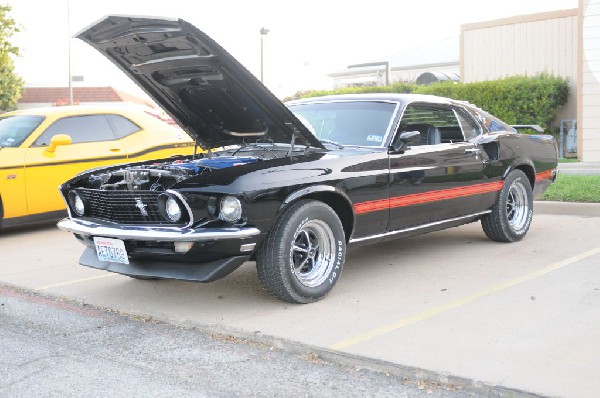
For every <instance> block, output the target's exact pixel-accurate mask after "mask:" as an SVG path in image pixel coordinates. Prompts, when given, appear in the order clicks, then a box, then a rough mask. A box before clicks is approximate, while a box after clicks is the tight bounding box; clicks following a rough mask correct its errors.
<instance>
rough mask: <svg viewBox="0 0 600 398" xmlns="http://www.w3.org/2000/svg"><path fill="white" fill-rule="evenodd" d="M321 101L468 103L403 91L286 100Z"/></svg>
mask: <svg viewBox="0 0 600 398" xmlns="http://www.w3.org/2000/svg"><path fill="white" fill-rule="evenodd" d="M321 101H394V102H401V103H409V102H429V103H433V104H466V103H465V102H462V101H456V100H452V99H450V98H444V97H438V96H435V95H425V94H403V93H368V94H336V95H326V96H322V97H309V98H302V99H299V100H293V101H289V102H286V105H297V104H303V103H311V102H321Z"/></svg>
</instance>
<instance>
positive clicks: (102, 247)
mask: <svg viewBox="0 0 600 398" xmlns="http://www.w3.org/2000/svg"><path fill="white" fill-rule="evenodd" d="M94 244H95V245H96V255H97V256H98V260H100V261H108V262H111V263H121V264H129V258H128V257H127V250H125V243H124V242H123V241H122V240H120V239H111V238H97V237H94Z"/></svg>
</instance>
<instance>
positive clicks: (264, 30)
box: [260, 27, 269, 83]
mask: <svg viewBox="0 0 600 398" xmlns="http://www.w3.org/2000/svg"><path fill="white" fill-rule="evenodd" d="M267 33H269V29H267V28H264V27H263V28H260V82H261V83H262V82H263V80H264V64H265V57H264V56H265V44H264V38H265V36H266V35H267Z"/></svg>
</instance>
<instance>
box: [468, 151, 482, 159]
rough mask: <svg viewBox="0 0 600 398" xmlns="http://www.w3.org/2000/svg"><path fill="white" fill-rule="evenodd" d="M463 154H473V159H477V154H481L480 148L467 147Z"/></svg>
mask: <svg viewBox="0 0 600 398" xmlns="http://www.w3.org/2000/svg"><path fill="white" fill-rule="evenodd" d="M465 154H470V155H473V156H475V159H477V160H479V155H480V154H481V149H479V148H467V149H465Z"/></svg>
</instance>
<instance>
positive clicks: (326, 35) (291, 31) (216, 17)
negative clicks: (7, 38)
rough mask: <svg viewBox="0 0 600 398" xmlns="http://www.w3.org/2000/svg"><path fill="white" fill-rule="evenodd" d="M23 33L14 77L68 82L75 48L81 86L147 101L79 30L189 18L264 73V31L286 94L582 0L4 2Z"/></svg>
mask: <svg viewBox="0 0 600 398" xmlns="http://www.w3.org/2000/svg"><path fill="white" fill-rule="evenodd" d="M0 3H3V4H8V5H10V6H11V7H12V11H11V14H10V15H11V16H12V17H13V18H14V19H15V20H16V21H17V23H18V24H20V25H21V28H22V31H21V32H20V33H18V34H16V35H15V36H14V37H13V38H12V42H13V44H15V45H17V46H18V47H20V49H21V56H20V57H18V58H17V59H16V60H15V66H16V72H17V74H19V75H20V76H21V77H22V78H23V79H24V80H25V83H26V86H63V87H64V86H67V85H68V76H69V74H68V65H69V42H70V48H71V49H70V54H71V56H70V59H71V74H72V75H73V76H83V82H77V83H74V86H82V85H83V86H114V87H116V88H118V89H120V90H123V91H126V92H129V93H132V94H136V95H139V94H140V93H141V92H140V91H139V90H138V89H137V88H136V86H135V85H134V84H133V83H132V82H131V81H130V80H129V79H128V78H127V77H125V75H124V74H123V73H122V72H120V71H119V70H118V69H117V68H116V67H115V66H114V65H112V64H111V63H110V62H109V61H108V60H106V59H105V58H104V57H103V56H102V55H101V54H99V53H97V52H96V51H95V50H94V49H92V48H91V47H89V46H88V45H86V44H85V43H83V42H81V41H80V40H78V39H69V38H70V37H72V36H73V35H74V34H76V33H77V32H78V31H80V30H82V29H84V28H85V27H86V26H88V25H90V24H92V23H93V22H95V21H97V20H98V19H100V18H101V17H102V16H104V15H108V14H126V15H143V16H161V17H172V18H182V19H185V20H187V21H189V22H191V23H192V24H194V25H196V27H198V28H199V29H200V30H202V31H204V32H205V33H207V34H208V35H209V36H211V37H212V38H213V39H214V40H216V41H217V42H218V43H219V44H220V45H221V46H222V47H224V48H225V49H226V50H227V51H229V52H230V53H231V54H232V55H233V56H234V57H235V58H236V59H237V60H238V61H240V62H241V63H242V64H243V65H244V66H245V67H246V68H247V69H248V70H250V71H251V72H252V73H254V75H255V76H260V65H261V57H260V41H261V35H260V30H261V28H263V27H264V28H267V29H269V33H268V34H267V35H266V36H264V61H263V62H264V83H265V85H266V86H267V87H268V88H269V89H270V90H271V91H272V92H273V93H275V95H277V96H278V97H280V98H282V97H284V96H287V95H291V94H293V93H295V92H296V91H299V90H309V89H321V88H326V89H327V88H331V85H332V80H331V78H329V77H328V76H327V75H328V74H329V73H332V72H336V71H340V70H343V69H345V68H346V67H347V66H348V65H351V64H357V63H363V62H375V61H381V60H385V59H386V57H387V56H389V55H393V54H396V53H400V52H402V51H405V50H408V49H411V48H415V47H418V46H420V45H424V44H430V43H434V42H436V41H439V40H441V39H444V38H448V37H452V36H458V35H459V34H460V26H461V25H462V24H466V23H473V22H482V21H489V20H494V19H499V18H506V17H511V16H516V15H525V14H532V13H537V12H544V11H554V10H561V9H570V8H576V7H577V5H578V0H501V1H490V0H453V1H448V0H411V1H406V0H378V1H364V0H363V1H356V0H302V1H299V0H295V1H286V0H280V1H275V0H246V1H244V0H219V1H207V0H169V1H160V2H159V1H155V0H142V1H140V0H99V1H97V0H94V1H90V0H4V1H1V0H0Z"/></svg>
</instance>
